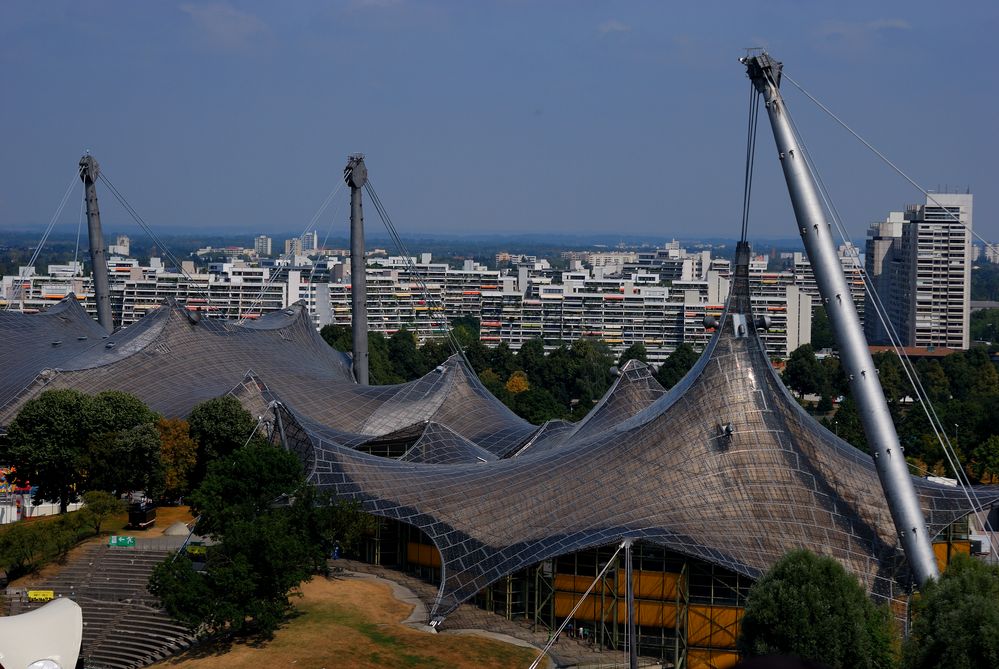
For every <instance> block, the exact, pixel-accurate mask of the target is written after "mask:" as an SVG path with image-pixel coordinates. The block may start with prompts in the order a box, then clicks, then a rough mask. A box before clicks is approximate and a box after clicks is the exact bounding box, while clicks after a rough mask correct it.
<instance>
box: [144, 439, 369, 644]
mask: <svg viewBox="0 0 999 669" xmlns="http://www.w3.org/2000/svg"><path fill="white" fill-rule="evenodd" d="M191 499H192V502H193V505H194V507H195V509H196V512H197V513H200V514H201V519H200V520H199V522H198V531H199V532H202V533H205V534H207V535H208V536H210V537H212V538H213V539H215V540H216V542H217V543H215V544H213V545H210V546H208V547H207V548H206V551H205V569H204V572H203V573H201V574H198V573H196V572H195V571H194V568H193V566H192V564H191V562H190V561H189V560H187V559H184V558H181V557H178V558H177V559H168V560H167V561H166V562H164V563H162V564H161V565H159V566H158V567H157V568H156V569H155V570H154V572H153V575H152V577H151V579H150V585H149V589H150V591H151V592H152V593H153V594H155V595H156V596H157V597H159V598H160V601H161V602H162V603H163V605H164V607H165V608H166V609H167V611H169V612H170V614H171V615H172V616H174V617H175V618H176V619H178V620H181V621H182V622H185V623H187V624H188V625H190V626H191V627H194V628H199V629H201V630H203V631H206V632H209V633H224V634H259V635H262V636H269V635H270V634H271V633H272V632H273V631H274V630H275V629H276V628H277V626H278V625H279V624H280V623H281V621H282V620H283V619H284V617H285V616H286V614H287V612H288V610H289V607H290V602H289V593H290V592H291V590H292V589H293V588H294V587H296V586H297V585H298V584H299V583H301V582H302V581H303V580H308V579H309V578H310V577H311V574H312V573H313V572H314V571H315V570H316V569H317V568H322V567H323V566H324V565H325V558H326V556H327V555H328V554H329V550H330V548H331V547H332V545H334V544H335V543H340V544H341V545H345V546H346V545H350V544H352V543H353V542H356V541H357V540H358V539H359V537H360V536H361V534H362V533H363V532H364V531H366V530H368V529H369V528H370V527H371V525H370V520H369V519H367V518H366V517H364V516H362V515H361V514H360V513H359V512H358V507H357V506H356V505H351V504H344V503H342V502H337V501H336V500H334V499H333V498H332V497H331V496H329V495H328V494H324V493H319V492H317V491H316V490H315V489H314V488H313V487H312V486H309V485H307V484H306V482H305V479H304V477H303V475H302V470H301V464H300V463H299V462H298V460H297V458H296V457H295V456H294V455H292V454H290V453H287V452H285V451H283V450H280V449H278V448H275V447H273V446H271V445H269V444H266V443H256V442H254V443H250V444H248V445H247V446H245V447H242V448H239V449H237V450H236V451H235V452H233V453H232V454H230V455H229V456H227V457H225V458H224V459H221V460H217V461H215V462H213V463H212V464H211V465H210V466H209V469H208V473H207V475H206V477H205V480H204V482H203V483H202V485H201V487H199V488H198V490H196V491H195V492H194V493H193V494H192V495H191Z"/></svg>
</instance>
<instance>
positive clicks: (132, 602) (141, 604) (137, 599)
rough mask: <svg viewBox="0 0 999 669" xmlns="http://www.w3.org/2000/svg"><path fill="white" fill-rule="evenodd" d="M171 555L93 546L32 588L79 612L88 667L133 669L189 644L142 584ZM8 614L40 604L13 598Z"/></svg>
mask: <svg viewBox="0 0 999 669" xmlns="http://www.w3.org/2000/svg"><path fill="white" fill-rule="evenodd" d="M169 554H170V551H169V550H168V549H167V548H156V549H150V548H149V546H148V545H143V543H142V542H141V541H140V542H139V545H137V546H136V547H134V548H123V547H111V546H103V545H97V544H94V545H92V546H88V547H86V548H84V550H83V551H82V552H81V553H80V554H78V555H77V556H76V557H75V558H73V559H72V560H71V561H70V562H69V563H68V564H67V565H66V566H65V567H63V568H62V569H61V570H60V572H59V573H58V574H57V575H56V576H54V577H52V578H50V579H48V580H47V581H46V582H45V583H44V584H38V585H33V586H32V588H33V589H38V588H43V589H46V590H53V591H55V593H56V596H57V597H69V598H71V599H72V600H73V601H75V602H76V603H77V604H79V605H80V607H81V608H82V609H83V650H82V655H83V658H84V662H85V666H86V667H87V669H133V668H137V667H144V666H146V665H148V664H151V663H153V662H156V661H159V660H162V659H164V658H166V657H169V656H170V655H173V654H174V653H177V652H179V651H181V650H183V649H185V648H187V647H188V646H190V645H191V643H192V641H193V639H194V637H193V635H192V633H191V631H190V630H188V629H187V628H186V627H184V626H183V625H180V624H179V623H176V622H174V621H172V620H171V619H170V617H169V616H168V615H167V613H166V612H165V611H164V610H163V609H161V608H160V607H159V603H158V602H157V601H156V598H155V597H153V596H152V595H151V594H150V593H149V591H148V590H147V589H146V586H147V584H148V582H149V575H150V574H151V573H152V570H153V568H154V567H155V566H156V565H157V564H159V563H160V562H162V561H163V560H164V559H166V557H167V556H168V555H169ZM11 594H14V593H12V592H11V591H8V601H9V602H10V605H11V613H12V614H17V613H23V612H25V611H27V610H30V609H33V608H37V607H38V606H41V604H39V603H36V602H29V601H27V598H26V597H25V596H23V593H17V594H14V596H11Z"/></svg>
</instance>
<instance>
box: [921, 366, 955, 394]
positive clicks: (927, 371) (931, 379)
mask: <svg viewBox="0 0 999 669" xmlns="http://www.w3.org/2000/svg"><path fill="white" fill-rule="evenodd" d="M916 370H917V372H918V373H919V378H920V381H921V382H922V384H923V389H924V390H926V396H927V397H929V398H930V401H931V402H934V403H937V402H946V401H947V400H949V399H950V397H951V395H950V380H949V379H948V378H947V373H946V372H945V371H944V368H943V365H941V364H940V361H939V360H926V359H923V360H920V361H919V362H918V363H917V364H916Z"/></svg>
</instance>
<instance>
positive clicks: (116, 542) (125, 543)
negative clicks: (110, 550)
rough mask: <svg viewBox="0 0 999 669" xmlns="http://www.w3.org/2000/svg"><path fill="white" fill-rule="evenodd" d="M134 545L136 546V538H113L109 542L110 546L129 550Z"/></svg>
mask: <svg viewBox="0 0 999 669" xmlns="http://www.w3.org/2000/svg"><path fill="white" fill-rule="evenodd" d="M134 545H135V537H118V536H112V537H111V538H110V539H109V540H108V546H122V547H125V548H127V547H130V546H134Z"/></svg>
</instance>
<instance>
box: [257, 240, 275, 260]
mask: <svg viewBox="0 0 999 669" xmlns="http://www.w3.org/2000/svg"><path fill="white" fill-rule="evenodd" d="M273 246H274V240H272V239H271V238H270V237H268V236H267V235H259V236H257V237H254V238H253V250H254V251H256V252H257V255H258V256H269V255H270V254H271V252H272V249H273Z"/></svg>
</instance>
